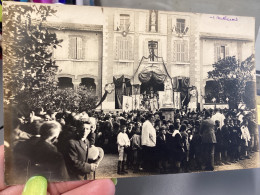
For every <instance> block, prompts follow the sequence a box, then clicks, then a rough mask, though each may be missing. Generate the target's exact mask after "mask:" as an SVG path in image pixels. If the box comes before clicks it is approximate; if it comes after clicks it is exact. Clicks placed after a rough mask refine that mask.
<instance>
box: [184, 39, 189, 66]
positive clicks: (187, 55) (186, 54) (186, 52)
mask: <svg viewBox="0 0 260 195" xmlns="http://www.w3.org/2000/svg"><path fill="white" fill-rule="evenodd" d="M184 62H189V47H188V41H184Z"/></svg>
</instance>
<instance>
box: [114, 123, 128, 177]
mask: <svg viewBox="0 0 260 195" xmlns="http://www.w3.org/2000/svg"><path fill="white" fill-rule="evenodd" d="M126 130H127V129H126V126H125V125H123V126H122V127H121V132H120V133H119V134H118V136H117V145H118V153H119V158H118V166H117V174H119V175H122V174H127V173H128V172H127V171H125V165H126V160H127V150H128V149H129V147H130V140H129V138H128V135H127V134H126Z"/></svg>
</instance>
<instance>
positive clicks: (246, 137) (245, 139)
mask: <svg viewBox="0 0 260 195" xmlns="http://www.w3.org/2000/svg"><path fill="white" fill-rule="evenodd" d="M250 140H251V136H250V132H249V130H248V121H247V119H246V118H244V119H243V122H242V124H241V147H242V149H241V150H242V151H243V154H244V157H245V158H248V159H249V158H250V157H249V154H248V144H249V141H250ZM242 159H243V158H242Z"/></svg>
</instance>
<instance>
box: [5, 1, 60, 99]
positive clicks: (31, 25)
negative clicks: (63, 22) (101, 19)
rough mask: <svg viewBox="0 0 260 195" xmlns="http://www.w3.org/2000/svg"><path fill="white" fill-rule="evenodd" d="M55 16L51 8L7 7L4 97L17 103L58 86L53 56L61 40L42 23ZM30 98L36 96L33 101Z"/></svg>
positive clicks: (50, 91) (49, 91) (36, 6)
mask: <svg viewBox="0 0 260 195" xmlns="http://www.w3.org/2000/svg"><path fill="white" fill-rule="evenodd" d="M55 13H56V10H53V9H51V7H50V6H42V5H36V4H35V5H30V6H27V5H19V6H17V5H9V6H5V9H4V12H3V53H4V68H3V75H4V88H5V91H4V97H5V102H6V103H10V101H9V100H12V101H13V103H19V102H20V101H22V99H23V98H25V97H28V98H30V97H31V98H36V99H37V97H40V96H41V95H44V94H45V93H46V92H48V93H50V96H51V94H52V93H53V90H55V88H56V85H57V82H55V75H56V72H57V66H55V62H54V61H52V52H53V49H55V48H56V47H57V46H59V44H60V43H61V42H62V40H58V38H57V36H56V34H55V33H52V32H50V31H49V30H48V29H47V28H46V27H45V26H44V22H45V21H46V19H47V17H49V16H52V15H54V14H55ZM31 95H36V96H35V97H32V96H31Z"/></svg>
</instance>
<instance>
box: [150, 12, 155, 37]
mask: <svg viewBox="0 0 260 195" xmlns="http://www.w3.org/2000/svg"><path fill="white" fill-rule="evenodd" d="M150 25H151V32H156V13H155V11H154V10H152V12H151V24H150Z"/></svg>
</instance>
